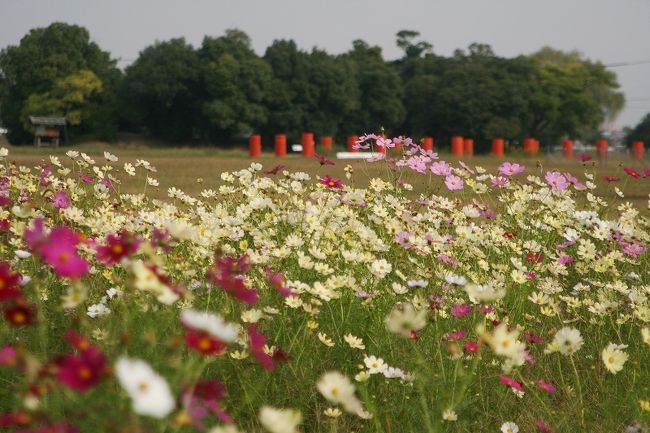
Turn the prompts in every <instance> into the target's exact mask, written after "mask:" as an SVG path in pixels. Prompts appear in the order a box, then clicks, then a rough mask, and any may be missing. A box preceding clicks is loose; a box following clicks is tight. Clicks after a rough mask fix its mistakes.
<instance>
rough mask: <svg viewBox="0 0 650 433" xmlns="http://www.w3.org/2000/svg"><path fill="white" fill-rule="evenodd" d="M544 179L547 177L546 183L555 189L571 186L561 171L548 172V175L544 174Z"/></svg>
mask: <svg viewBox="0 0 650 433" xmlns="http://www.w3.org/2000/svg"><path fill="white" fill-rule="evenodd" d="M544 179H546V183H547V184H548V185H549V186H550V187H551V189H552V190H554V191H559V190H563V189H567V187H568V186H569V182H568V181H567V180H566V177H564V175H563V174H562V173H560V172H559V171H549V172H547V173H546V176H544Z"/></svg>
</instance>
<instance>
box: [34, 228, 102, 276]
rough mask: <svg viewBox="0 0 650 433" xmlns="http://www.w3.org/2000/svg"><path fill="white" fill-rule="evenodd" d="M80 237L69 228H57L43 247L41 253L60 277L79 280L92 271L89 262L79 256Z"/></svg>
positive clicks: (40, 249)
mask: <svg viewBox="0 0 650 433" xmlns="http://www.w3.org/2000/svg"><path fill="white" fill-rule="evenodd" d="M79 242H80V239H79V235H78V234H77V233H75V232H74V231H72V230H70V229H69V228H67V227H55V228H54V229H52V231H51V232H50V235H49V236H48V237H47V240H46V242H45V243H44V244H43V245H41V247H40V248H39V252H40V254H41V256H42V257H43V260H45V261H46V262H47V263H48V264H49V265H50V266H52V268H54V272H56V274H57V275H58V276H60V277H70V278H79V277H82V276H84V275H86V274H87V273H88V271H89V269H90V265H89V264H88V262H87V261H86V260H85V259H83V258H82V257H81V256H79V254H77V245H78V244H79Z"/></svg>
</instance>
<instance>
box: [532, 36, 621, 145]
mask: <svg viewBox="0 0 650 433" xmlns="http://www.w3.org/2000/svg"><path fill="white" fill-rule="evenodd" d="M530 57H531V59H533V60H534V61H535V62H536V64H537V68H536V73H535V74H534V75H533V76H531V79H530V84H531V89H532V93H533V96H532V99H531V118H530V119H531V121H530V123H529V127H530V129H531V130H533V131H534V133H536V134H538V135H539V136H547V137H548V138H549V140H557V139H558V138H559V137H560V136H562V135H572V136H577V137H579V138H585V137H588V136H593V135H597V133H598V131H599V127H600V126H601V125H602V124H603V123H604V122H609V121H613V120H614V119H616V116H618V114H619V113H620V111H621V109H622V108H623V106H624V104H625V98H624V96H623V94H622V93H621V92H618V91H617V89H618V88H619V84H618V81H617V79H616V74H614V73H613V72H611V71H608V70H607V69H605V67H604V66H603V65H602V64H601V63H600V62H596V63H594V62H591V61H590V60H588V59H584V57H583V56H582V54H580V53H579V52H578V51H570V52H563V51H559V50H554V49H552V48H549V47H544V48H542V49H541V50H540V51H538V52H537V53H534V54H533V55H531V56H530Z"/></svg>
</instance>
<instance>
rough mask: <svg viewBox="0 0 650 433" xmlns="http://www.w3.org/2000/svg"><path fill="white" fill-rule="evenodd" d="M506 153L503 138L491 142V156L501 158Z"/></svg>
mask: <svg viewBox="0 0 650 433" xmlns="http://www.w3.org/2000/svg"><path fill="white" fill-rule="evenodd" d="M505 153H506V143H505V141H504V140H503V138H495V139H493V140H492V155H494V156H496V157H498V158H501V157H503V155H504V154H505Z"/></svg>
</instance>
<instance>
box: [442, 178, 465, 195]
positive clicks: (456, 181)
mask: <svg viewBox="0 0 650 433" xmlns="http://www.w3.org/2000/svg"><path fill="white" fill-rule="evenodd" d="M445 185H447V188H448V189H449V190H450V191H457V190H459V189H463V179H461V178H460V177H458V176H455V175H453V174H450V175H449V176H447V177H445Z"/></svg>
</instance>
